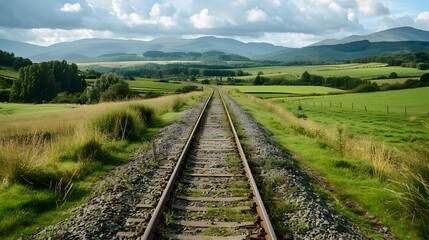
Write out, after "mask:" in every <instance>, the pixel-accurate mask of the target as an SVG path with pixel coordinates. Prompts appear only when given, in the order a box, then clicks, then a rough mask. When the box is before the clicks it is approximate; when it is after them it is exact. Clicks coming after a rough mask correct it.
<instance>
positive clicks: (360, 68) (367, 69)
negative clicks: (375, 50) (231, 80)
mask: <svg viewBox="0 0 429 240" xmlns="http://www.w3.org/2000/svg"><path fill="white" fill-rule="evenodd" d="M242 70H243V71H245V72H248V73H250V74H252V75H251V76H245V77H239V78H240V79H246V80H253V79H254V78H255V76H256V75H257V74H258V73H259V72H262V73H263V75H262V76H264V77H268V78H280V77H284V78H285V79H288V80H296V79H299V78H300V76H301V74H302V73H303V72H305V71H308V72H309V73H310V74H315V75H320V76H323V77H339V76H350V77H354V78H361V79H363V80H365V79H374V78H377V77H380V76H386V77H387V76H389V74H390V73H391V72H396V73H397V74H398V76H399V77H400V78H408V77H420V76H421V75H423V74H424V73H427V72H429V70H426V71H421V70H417V69H415V68H403V67H390V66H387V65H386V64H383V63H366V64H361V63H352V64H339V65H318V66H270V67H256V68H244V69H242Z"/></svg>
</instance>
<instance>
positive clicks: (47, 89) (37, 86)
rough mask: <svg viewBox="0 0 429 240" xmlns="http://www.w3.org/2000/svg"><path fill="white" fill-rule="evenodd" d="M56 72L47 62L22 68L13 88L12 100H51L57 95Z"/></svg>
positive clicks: (33, 101)
mask: <svg viewBox="0 0 429 240" xmlns="http://www.w3.org/2000/svg"><path fill="white" fill-rule="evenodd" d="M57 92H58V90H57V87H56V84H55V81H54V74H53V72H52V69H51V68H50V67H49V64H48V63H46V62H42V63H35V64H33V65H31V66H27V67H24V68H21V69H20V71H19V78H18V80H16V81H14V83H13V85H12V88H11V93H10V96H11V101H14V102H32V103H42V102H49V101H51V100H52V99H53V98H54V97H55V96H56V95H57Z"/></svg>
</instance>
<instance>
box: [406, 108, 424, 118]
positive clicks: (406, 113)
mask: <svg viewBox="0 0 429 240" xmlns="http://www.w3.org/2000/svg"><path fill="white" fill-rule="evenodd" d="M428 115H429V114H428ZM406 116H407V107H405V117H406Z"/></svg>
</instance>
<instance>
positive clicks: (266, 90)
mask: <svg viewBox="0 0 429 240" xmlns="http://www.w3.org/2000/svg"><path fill="white" fill-rule="evenodd" d="M225 87H226V88H229V89H238V90H240V91H241V92H245V93H251V94H255V93H256V94H328V93H332V92H339V93H340V92H344V91H343V90H340V89H336V88H329V87H322V86H225Z"/></svg>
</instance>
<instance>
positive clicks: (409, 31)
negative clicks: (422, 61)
mask: <svg viewBox="0 0 429 240" xmlns="http://www.w3.org/2000/svg"><path fill="white" fill-rule="evenodd" d="M362 40H368V41H370V42H404V41H423V42H427V41H429V32H428V31H423V30H420V29H415V28H412V27H400V28H392V29H387V30H384V31H380V32H376V33H372V34H368V35H351V36H348V37H346V38H343V39H340V40H338V39H326V40H322V41H320V42H317V43H314V44H312V45H310V46H312V47H314V46H322V45H337V44H343V43H351V42H356V41H362Z"/></svg>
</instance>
